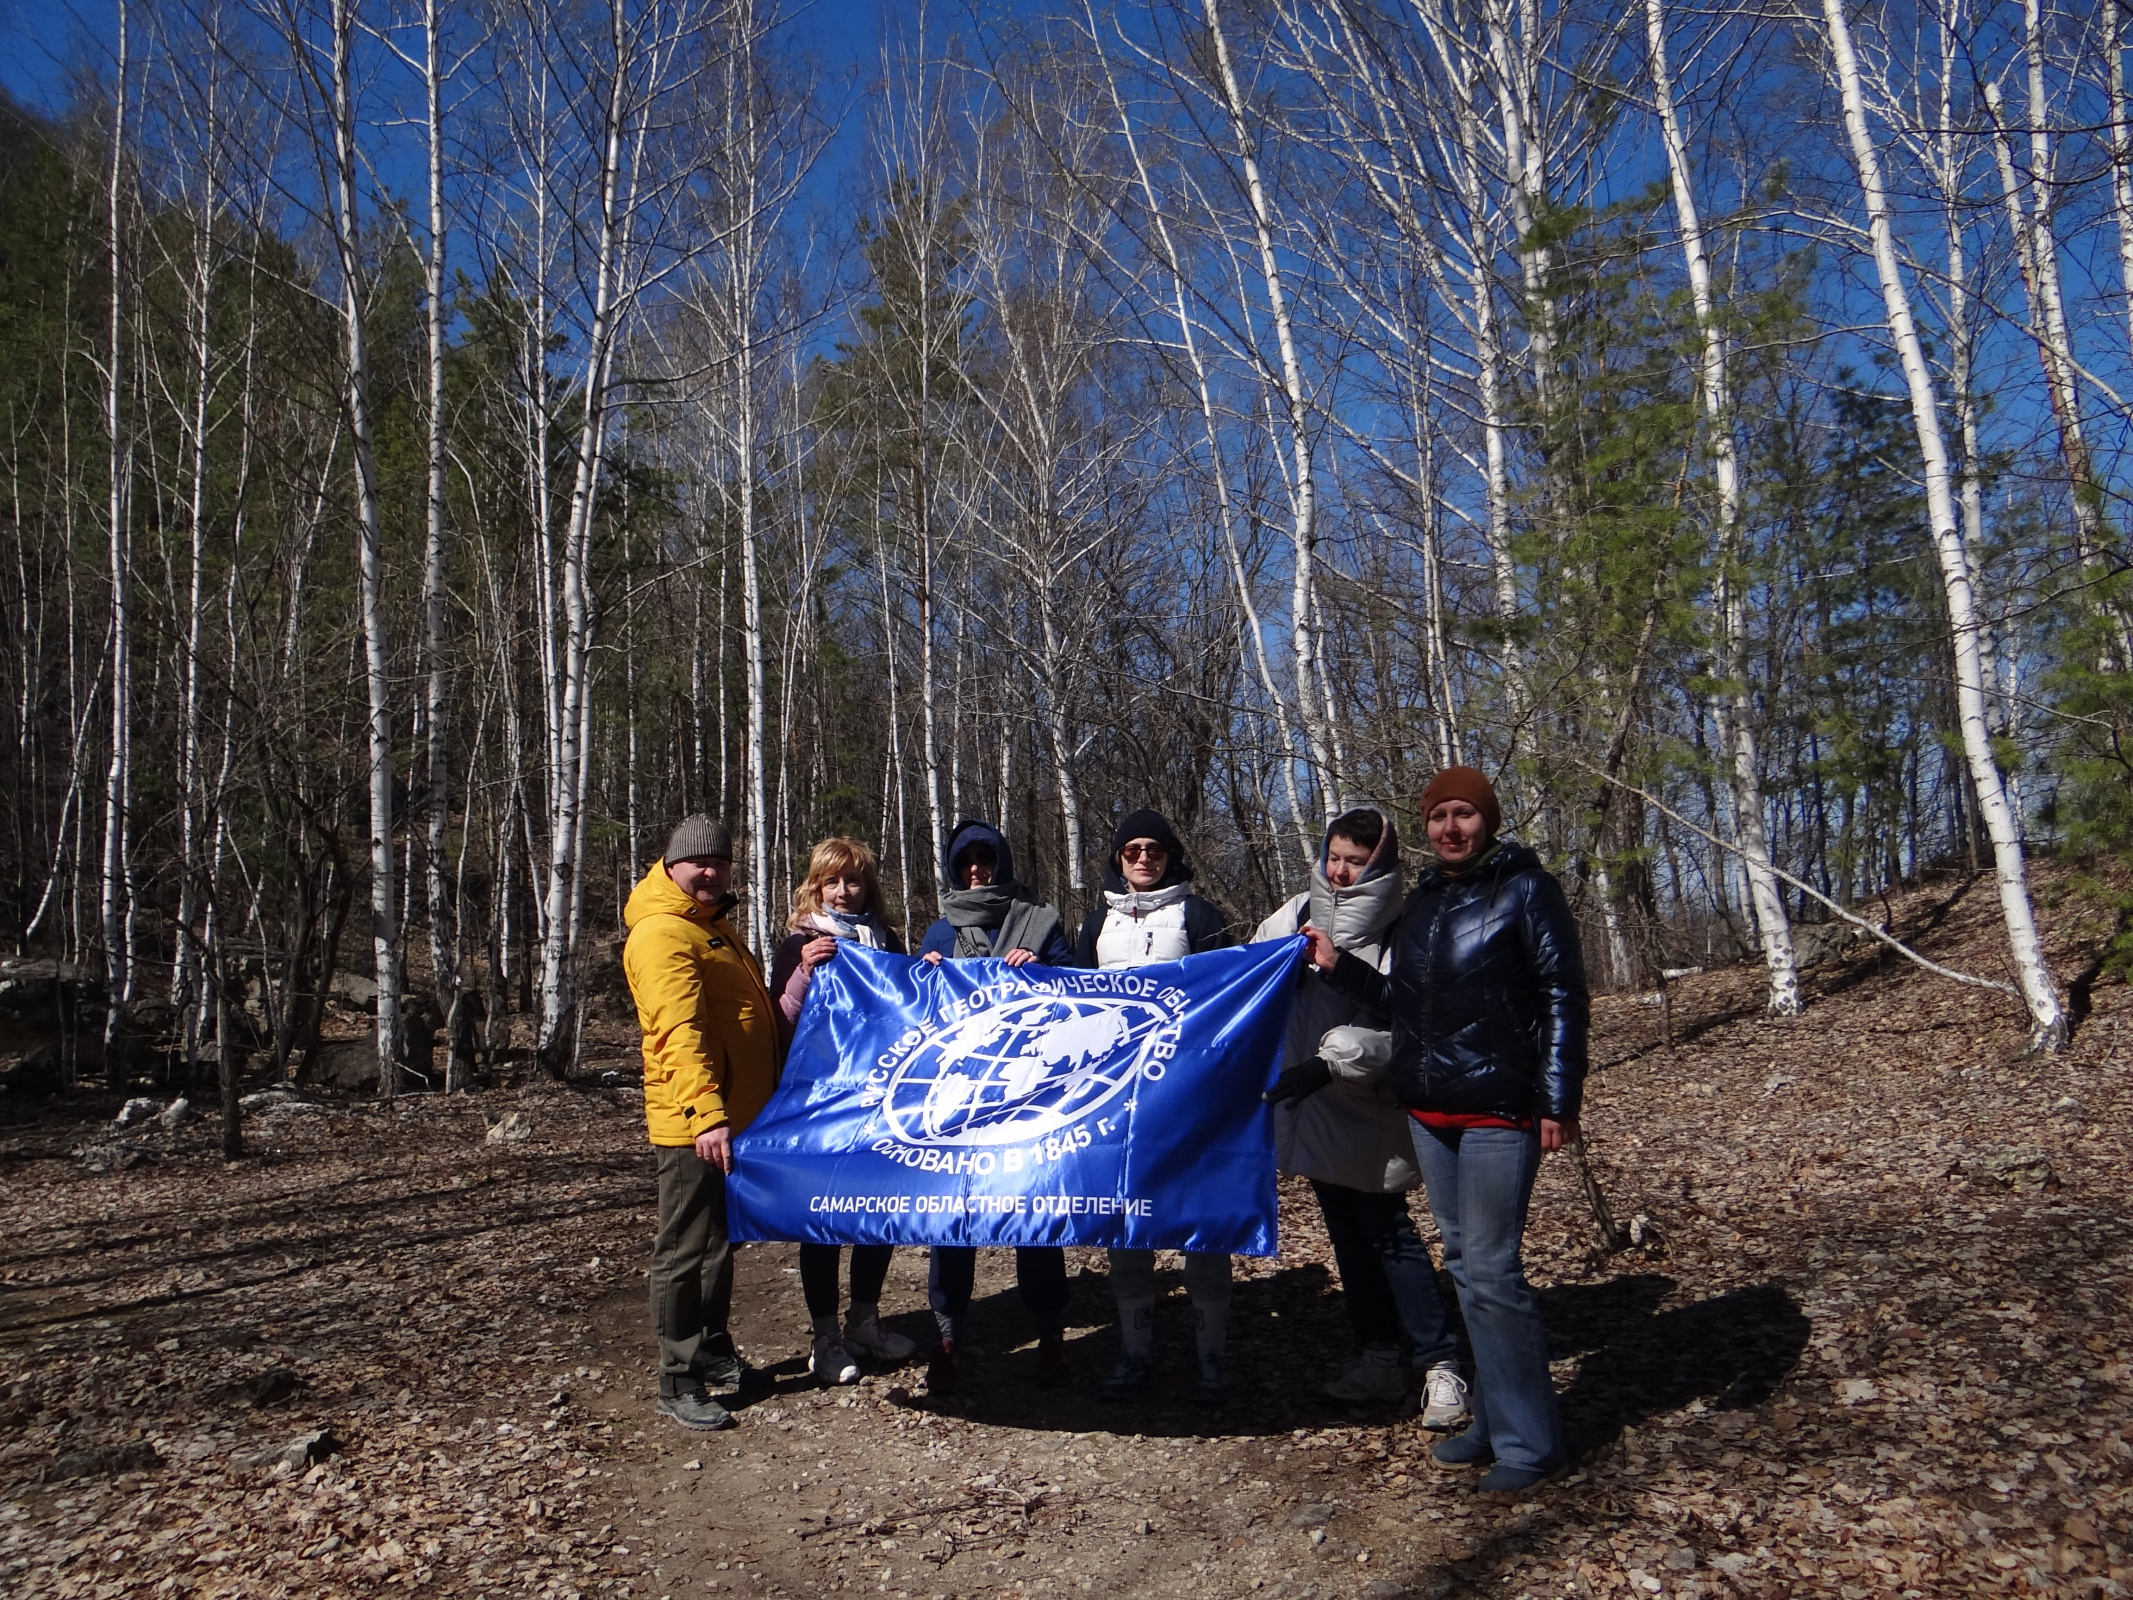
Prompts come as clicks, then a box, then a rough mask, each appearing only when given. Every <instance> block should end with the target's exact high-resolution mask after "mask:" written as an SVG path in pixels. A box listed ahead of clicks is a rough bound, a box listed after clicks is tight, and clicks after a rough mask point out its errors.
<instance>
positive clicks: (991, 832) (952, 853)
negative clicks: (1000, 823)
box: [945, 818, 1021, 889]
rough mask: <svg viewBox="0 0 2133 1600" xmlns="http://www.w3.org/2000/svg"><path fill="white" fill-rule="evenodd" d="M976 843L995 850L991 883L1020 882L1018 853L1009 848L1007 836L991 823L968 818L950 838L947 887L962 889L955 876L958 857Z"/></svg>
mask: <svg viewBox="0 0 2133 1600" xmlns="http://www.w3.org/2000/svg"><path fill="white" fill-rule="evenodd" d="M974 844H982V845H990V846H991V847H992V857H993V867H992V881H993V882H994V883H997V884H1010V883H1019V882H1020V881H1021V880H1020V879H1018V878H1017V877H1016V876H1015V853H1014V851H1012V850H1010V849H1008V847H1007V836H1006V835H1005V834H1003V833H1001V832H1000V830H999V829H998V828H995V827H994V826H993V825H992V824H991V823H989V822H977V821H973V820H971V819H969V818H965V819H964V820H962V821H961V822H958V823H957V824H956V825H955V831H954V832H953V833H951V834H950V835H949V836H948V871H947V873H946V874H945V876H946V877H947V879H948V887H949V888H951V889H960V888H963V887H964V885H963V884H962V882H961V881H960V880H959V879H958V878H957V877H956V872H955V864H956V858H957V857H958V856H960V855H962V853H963V852H964V851H965V850H967V849H969V848H970V847H971V846H972V845H974Z"/></svg>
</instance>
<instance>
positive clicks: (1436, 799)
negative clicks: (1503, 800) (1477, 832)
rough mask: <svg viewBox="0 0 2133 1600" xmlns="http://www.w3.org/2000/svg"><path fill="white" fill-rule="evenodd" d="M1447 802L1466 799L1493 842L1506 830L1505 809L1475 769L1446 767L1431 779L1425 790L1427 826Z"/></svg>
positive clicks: (1423, 808)
mask: <svg viewBox="0 0 2133 1600" xmlns="http://www.w3.org/2000/svg"><path fill="white" fill-rule="evenodd" d="M1447 800H1464V801H1465V802H1466V803H1467V804H1468V805H1470V806H1472V807H1473V808H1474V809H1475V810H1476V811H1478V812H1480V813H1481V820H1482V821H1483V822H1485V823H1487V824H1488V828H1489V837H1490V838H1491V839H1493V838H1495V837H1496V835H1497V834H1498V833H1499V832H1500V831H1502V828H1503V807H1502V806H1501V805H1499V804H1498V803H1497V800H1496V790H1495V788H1494V786H1492V785H1491V784H1490V782H1489V780H1488V779H1487V778H1485V777H1483V776H1482V775H1481V774H1480V773H1478V772H1476V771H1475V770H1474V769H1473V768H1472V767H1446V768H1445V769H1444V770H1443V771H1442V772H1440V773H1438V774H1437V775H1436V776H1435V777H1434V778H1432V779H1430V780H1429V787H1428V788H1427V789H1424V790H1423V791H1422V820H1423V822H1424V823H1427V822H1428V821H1429V814H1430V813H1431V812H1432V811H1434V810H1436V809H1437V807H1439V806H1441V805H1443V804H1444V802H1445V801H1447Z"/></svg>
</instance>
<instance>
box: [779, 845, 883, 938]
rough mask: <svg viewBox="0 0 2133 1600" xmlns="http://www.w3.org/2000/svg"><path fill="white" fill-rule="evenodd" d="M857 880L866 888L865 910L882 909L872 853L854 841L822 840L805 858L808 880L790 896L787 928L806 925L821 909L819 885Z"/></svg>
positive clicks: (878, 879) (879, 875)
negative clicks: (790, 905) (790, 904)
mask: <svg viewBox="0 0 2133 1600" xmlns="http://www.w3.org/2000/svg"><path fill="white" fill-rule="evenodd" d="M845 877H856V878H858V879H859V881H860V882H861V883H863V884H865V885H866V890H867V910H869V911H874V912H878V911H879V910H880V907H881V867H880V863H879V862H877V861H876V860H875V859H874V852H873V850H872V849H870V848H869V847H868V846H867V845H865V844H863V843H862V842H861V841H859V840H857V839H846V838H843V837H842V836H835V837H831V838H828V839H824V840H823V841H822V842H821V843H820V844H818V845H816V846H815V848H814V853H813V854H811V855H810V856H809V857H808V858H807V881H806V882H805V883H803V884H801V885H800V888H799V892H798V893H796V894H795V895H794V896H793V897H792V916H791V917H790V918H788V919H787V920H786V924H785V925H786V926H787V927H788V928H792V929H795V930H798V929H801V928H804V927H806V926H807V919H808V918H809V917H811V916H813V915H814V914H815V913H816V912H818V911H820V910H821V909H822V886H823V885H824V884H825V883H828V882H829V881H830V879H832V878H845Z"/></svg>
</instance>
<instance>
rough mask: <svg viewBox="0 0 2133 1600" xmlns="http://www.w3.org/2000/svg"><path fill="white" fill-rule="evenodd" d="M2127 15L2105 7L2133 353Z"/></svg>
mask: <svg viewBox="0 0 2133 1600" xmlns="http://www.w3.org/2000/svg"><path fill="white" fill-rule="evenodd" d="M2126 23H2127V18H2126V15H2125V13H2124V12H2123V11H2121V10H2120V9H2119V8H2118V7H2117V6H2115V5H2109V6H2105V7H2104V8H2103V53H2104V57H2105V60H2104V82H2105V84H2106V85H2107V94H2108V99H2109V105H2110V117H2111V121H2110V129H2109V134H2108V143H2109V146H2110V151H2111V213H2112V216H2113V218H2114V219H2115V220H2116V221H2117V223H2118V298H2119V301H2120V303H2121V304H2120V309H2121V310H2122V311H2123V313H2124V315H2125V319H2126V349H2127V350H2128V351H2129V352H2133V96H2129V95H2128V94H2127V92H2126V33H2125V31H2124V30H2125V27H2126Z"/></svg>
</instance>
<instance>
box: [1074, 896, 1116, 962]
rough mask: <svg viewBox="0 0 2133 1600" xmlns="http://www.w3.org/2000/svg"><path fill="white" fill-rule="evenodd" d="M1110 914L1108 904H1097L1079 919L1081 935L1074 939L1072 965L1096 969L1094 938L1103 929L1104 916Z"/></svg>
mask: <svg viewBox="0 0 2133 1600" xmlns="http://www.w3.org/2000/svg"><path fill="white" fill-rule="evenodd" d="M1110 914H1111V911H1110V908H1109V907H1108V906H1098V907H1097V908H1096V909H1095V910H1094V911H1091V912H1090V913H1089V914H1088V915H1087V916H1085V917H1083V918H1082V919H1081V937H1080V938H1078V939H1076V940H1075V941H1074V959H1073V961H1072V962H1071V963H1069V964H1070V965H1072V966H1077V967H1087V968H1088V969H1089V970H1090V971H1092V972H1093V971H1094V970H1095V969H1096V940H1097V936H1098V935H1099V934H1101V933H1102V932H1103V931H1104V918H1105V917H1107V916H1109V915H1110Z"/></svg>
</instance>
